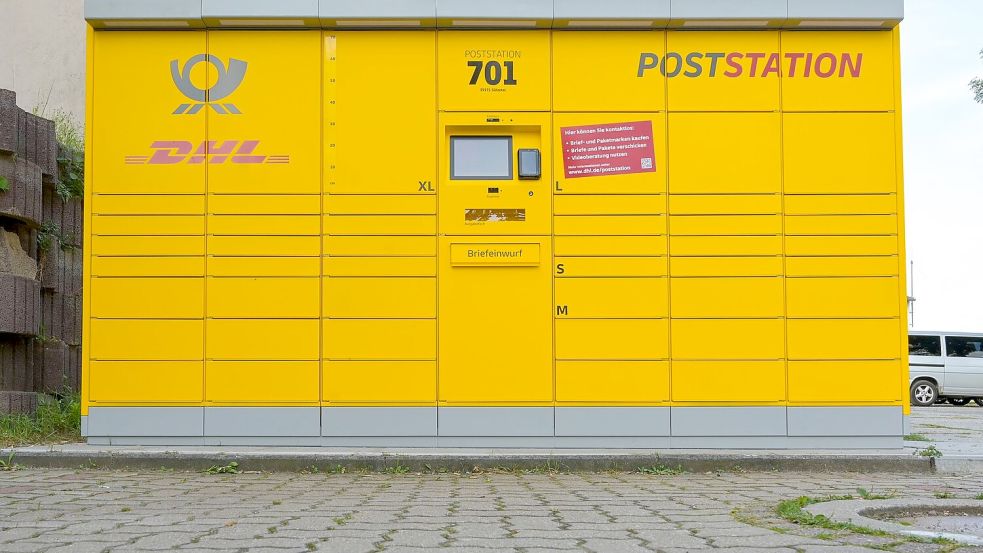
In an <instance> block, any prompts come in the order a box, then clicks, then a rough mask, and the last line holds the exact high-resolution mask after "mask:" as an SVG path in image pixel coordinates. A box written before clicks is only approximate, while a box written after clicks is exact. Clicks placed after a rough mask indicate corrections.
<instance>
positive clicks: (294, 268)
mask: <svg viewBox="0 0 983 553" xmlns="http://www.w3.org/2000/svg"><path fill="white" fill-rule="evenodd" d="M208 275H209V276H218V277H270V276H280V277H319V276H321V260H320V259H318V258H317V257H216V256H210V257H209V258H208Z"/></svg>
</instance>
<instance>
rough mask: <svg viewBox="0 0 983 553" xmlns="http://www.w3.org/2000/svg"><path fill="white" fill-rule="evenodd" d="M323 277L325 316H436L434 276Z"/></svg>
mask: <svg viewBox="0 0 983 553" xmlns="http://www.w3.org/2000/svg"><path fill="white" fill-rule="evenodd" d="M404 259H405V258H404ZM323 280H324V313H323V315H324V316H325V317H336V318H342V319H345V318H351V319H429V318H436V316H437V280H436V279H435V278H431V277H422V278H416V277H381V278H351V277H343V278H338V277H335V278H326V279H323Z"/></svg>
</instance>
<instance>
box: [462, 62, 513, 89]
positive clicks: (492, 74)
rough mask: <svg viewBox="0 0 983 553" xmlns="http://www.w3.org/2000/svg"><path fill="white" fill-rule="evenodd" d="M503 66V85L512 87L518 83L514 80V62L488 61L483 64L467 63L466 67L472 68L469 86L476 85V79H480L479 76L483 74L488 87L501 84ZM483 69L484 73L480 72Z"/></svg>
mask: <svg viewBox="0 0 983 553" xmlns="http://www.w3.org/2000/svg"><path fill="white" fill-rule="evenodd" d="M503 65H504V66H505V81H504V83H503V84H507V85H514V84H517V82H518V81H516V80H515V62H512V61H505V62H502V63H499V62H497V61H490V62H488V63H484V62H481V61H469V62H468V67H472V68H474V73H472V74H471V82H470V83H469V84H478V79H479V78H481V74H482V73H484V74H485V83H487V84H490V85H495V84H499V83H502V66H503ZM482 68H484V71H482Z"/></svg>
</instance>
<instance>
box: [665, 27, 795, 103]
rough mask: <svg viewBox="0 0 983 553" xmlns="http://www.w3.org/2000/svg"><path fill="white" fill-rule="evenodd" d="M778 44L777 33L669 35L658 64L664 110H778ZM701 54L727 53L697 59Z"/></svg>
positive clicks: (703, 32)
mask: <svg viewBox="0 0 983 553" xmlns="http://www.w3.org/2000/svg"><path fill="white" fill-rule="evenodd" d="M778 42H779V41H778V31H754V32H746V31H670V32H669V33H668V42H667V44H668V45H667V47H666V59H665V60H664V61H663V62H662V64H661V65H660V67H661V66H662V65H664V66H665V67H664V69H665V71H666V74H667V76H668V77H669V78H668V79H667V80H668V88H669V93H668V104H669V110H671V111H778V109H779V88H780V80H779V79H780V75H781V56H780V54H779V45H778ZM703 52H708V53H709V52H721V53H724V52H727V53H728V54H727V55H723V54H721V55H720V56H719V58H711V57H710V56H709V55H708V54H702V56H701V57H699V58H698V57H696V55H700V54H701V53H703ZM730 52H749V53H748V54H734V53H730ZM750 52H753V53H754V54H751V53H750ZM694 53H696V54H694Z"/></svg>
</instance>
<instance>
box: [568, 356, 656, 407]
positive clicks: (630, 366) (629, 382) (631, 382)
mask: <svg viewBox="0 0 983 553" xmlns="http://www.w3.org/2000/svg"><path fill="white" fill-rule="evenodd" d="M600 375H603V376H600ZM668 400H669V362H668V361H557V362H556V401H557V403H579V404H585V403H587V404H590V403H595V404H596V403H603V404H610V403H632V404H660V403H665V402H666V401H668Z"/></svg>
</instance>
